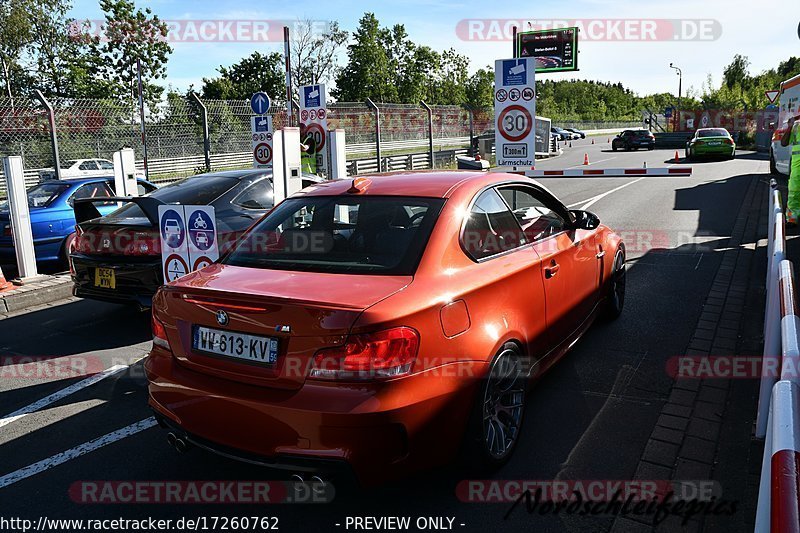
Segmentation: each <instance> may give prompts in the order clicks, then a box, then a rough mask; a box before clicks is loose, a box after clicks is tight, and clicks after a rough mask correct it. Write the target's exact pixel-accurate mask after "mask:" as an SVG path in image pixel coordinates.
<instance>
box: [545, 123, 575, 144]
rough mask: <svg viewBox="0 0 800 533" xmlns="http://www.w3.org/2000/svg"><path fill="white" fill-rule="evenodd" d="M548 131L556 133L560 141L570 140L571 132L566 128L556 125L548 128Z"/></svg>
mask: <svg viewBox="0 0 800 533" xmlns="http://www.w3.org/2000/svg"><path fill="white" fill-rule="evenodd" d="M550 133H555V134H556V135H558V140H560V141H569V140H572V132H571V131H567V130H562V129H561V128H558V127H556V126H553V127H552V128H550Z"/></svg>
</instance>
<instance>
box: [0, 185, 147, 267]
mask: <svg viewBox="0 0 800 533" xmlns="http://www.w3.org/2000/svg"><path fill="white" fill-rule="evenodd" d="M137 181H138V189H139V195H140V196H141V195H144V194H147V193H149V192H151V191H154V190H155V189H156V186H155V185H153V184H152V183H150V182H149V181H146V180H143V179H139V180H137ZM114 195H115V193H114V177H113V176H104V177H91V178H75V179H64V180H47V181H43V182H42V183H40V184H39V185H36V186H34V187H31V188H30V189H28V208H29V209H30V214H31V229H32V230H33V244H34V248H35V250H36V262H37V263H56V262H57V263H60V264H62V265H66V261H67V252H66V242H65V241H66V238H67V237H68V236H69V235H70V234H72V233H73V232H74V231H75V212H74V211H73V209H72V206H73V203H74V201H75V200H77V199H80V198H102V197H104V196H114ZM95 206H96V207H97V208H98V210H99V211H100V213H101V214H103V215H105V214H108V213H110V212H111V211H113V210H114V209H117V203H116V202H108V203H107V204H95ZM10 216H11V215H10V213H9V211H8V202H5V201H4V202H0V264H6V265H13V264H16V262H17V258H16V255H15V253H14V241H13V236H12V229H11V222H10Z"/></svg>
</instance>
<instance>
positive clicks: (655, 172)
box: [525, 167, 692, 178]
mask: <svg viewBox="0 0 800 533" xmlns="http://www.w3.org/2000/svg"><path fill="white" fill-rule="evenodd" d="M525 175H526V176H528V177H530V178H545V177H559V176H562V177H565V178H578V177H582V176H617V177H624V176H684V177H685V176H691V175H692V167H671V168H666V167H665V168H567V169H564V170H526V171H525Z"/></svg>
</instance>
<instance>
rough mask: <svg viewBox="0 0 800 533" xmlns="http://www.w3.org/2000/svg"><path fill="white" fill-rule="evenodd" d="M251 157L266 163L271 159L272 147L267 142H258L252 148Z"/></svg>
mask: <svg viewBox="0 0 800 533" xmlns="http://www.w3.org/2000/svg"><path fill="white" fill-rule="evenodd" d="M253 157H254V158H255V160H256V162H258V163H259V164H261V165H266V164H268V163H269V162H270V161H272V147H271V146H270V145H269V144H267V143H260V144H258V145H257V146H256V147H255V148H253Z"/></svg>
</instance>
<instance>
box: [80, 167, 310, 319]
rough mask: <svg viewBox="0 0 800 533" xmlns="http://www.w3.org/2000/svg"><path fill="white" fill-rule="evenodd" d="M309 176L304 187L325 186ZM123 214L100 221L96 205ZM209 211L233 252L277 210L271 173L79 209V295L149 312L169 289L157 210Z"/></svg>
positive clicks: (96, 201) (178, 185) (97, 201)
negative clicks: (176, 206)
mask: <svg viewBox="0 0 800 533" xmlns="http://www.w3.org/2000/svg"><path fill="white" fill-rule="evenodd" d="M320 181H321V178H318V177H317V176H303V182H304V185H306V186H307V185H309V184H313V183H317V182H320ZM115 202H118V203H120V204H121V207H119V208H118V209H116V210H114V211H112V212H111V213H109V214H107V215H105V216H102V215H101V213H100V211H99V210H98V209H97V205H109V204H110V203H115ZM165 204H181V205H211V206H213V207H214V210H215V215H216V223H217V237H218V242H219V252H220V254H223V253H225V252H226V251H227V249H229V248H230V246H231V245H232V244H233V243H234V242H235V241H236V239H237V238H238V237H239V235H241V234H242V233H243V232H244V231H245V230H247V228H249V227H250V226H251V225H252V224H253V223H254V222H255V221H256V220H258V219H259V218H261V216H262V215H264V214H265V213H266V212H267V211H269V209H271V208H272V206H273V191H272V174H271V172H270V171H269V170H252V169H251V170H237V171H226V172H213V173H208V174H200V175H197V176H192V177H189V178H186V179H184V180H181V181H178V182H175V183H172V184H169V185H166V186H164V187H162V188H160V189H158V190H156V191H153V192H152V193H150V194H149V195H147V196H142V197H138V198H128V197H111V198H108V197H105V198H89V199H86V200H79V201H76V202H75V206H74V208H75V220H76V222H77V225H76V226H75V228H76V235H75V239H74V240H73V242H72V245H71V249H70V253H69V265H70V272H71V274H72V280H73V282H74V286H73V290H72V292H73V294H74V295H75V296H79V297H81V298H90V299H95V300H102V301H107V302H117V303H130V304H134V305H137V306H139V307H140V308H147V307H150V305H151V302H152V297H153V295H154V294H155V292H156V290H157V289H158V287H160V286H161V285H162V284H163V283H164V281H163V280H164V275H163V273H162V267H161V238H160V235H159V225H158V222H159V221H158V206H159V205H165Z"/></svg>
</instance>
